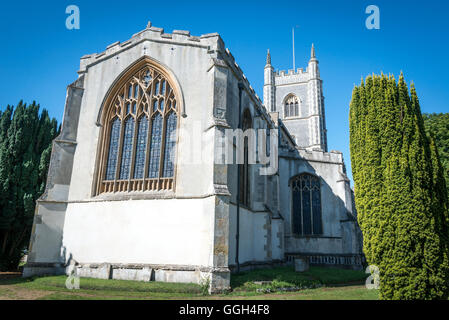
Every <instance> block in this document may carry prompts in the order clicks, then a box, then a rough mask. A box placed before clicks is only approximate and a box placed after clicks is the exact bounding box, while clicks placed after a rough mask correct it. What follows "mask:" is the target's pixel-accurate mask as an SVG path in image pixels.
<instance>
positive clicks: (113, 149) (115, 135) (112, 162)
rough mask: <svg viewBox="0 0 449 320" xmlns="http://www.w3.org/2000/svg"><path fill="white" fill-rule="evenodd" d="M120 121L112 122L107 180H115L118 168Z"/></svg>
mask: <svg viewBox="0 0 449 320" xmlns="http://www.w3.org/2000/svg"><path fill="white" fill-rule="evenodd" d="M120 125H121V122H120V119H118V118H116V119H115V120H114V121H113V122H112V126H111V136H110V138H109V155H108V163H107V165H106V180H114V179H115V171H116V168H117V155H118V146H119V144H118V142H119V138H120Z"/></svg>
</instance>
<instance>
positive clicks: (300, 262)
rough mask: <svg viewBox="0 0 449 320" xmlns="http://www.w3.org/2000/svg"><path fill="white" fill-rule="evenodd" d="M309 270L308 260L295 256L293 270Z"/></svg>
mask: <svg viewBox="0 0 449 320" xmlns="http://www.w3.org/2000/svg"><path fill="white" fill-rule="evenodd" d="M308 270H309V260H308V259H307V258H295V271H296V272H305V271H308Z"/></svg>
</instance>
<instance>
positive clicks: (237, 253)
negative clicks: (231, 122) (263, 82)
mask: <svg viewBox="0 0 449 320" xmlns="http://www.w3.org/2000/svg"><path fill="white" fill-rule="evenodd" d="M238 88H239V122H238V126H237V128H238V129H241V127H242V91H243V88H244V87H243V83H242V82H240V81H239V83H238ZM239 240H240V164H237V231H236V233H235V264H236V266H237V273H239V272H240V263H239V242H240V241H239Z"/></svg>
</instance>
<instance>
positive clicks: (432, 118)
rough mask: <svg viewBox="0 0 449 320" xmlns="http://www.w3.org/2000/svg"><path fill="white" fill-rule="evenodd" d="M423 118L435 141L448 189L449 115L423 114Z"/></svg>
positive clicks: (428, 131)
mask: <svg viewBox="0 0 449 320" xmlns="http://www.w3.org/2000/svg"><path fill="white" fill-rule="evenodd" d="M423 118H424V125H425V127H426V131H427V133H428V134H429V135H430V136H432V137H433V138H434V139H435V143H436V147H437V149H438V153H439V155H440V160H441V164H442V166H443V169H444V176H445V178H446V187H449V113H432V114H423ZM448 190H449V189H448ZM448 196H449V194H448Z"/></svg>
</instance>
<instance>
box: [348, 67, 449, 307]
mask: <svg viewBox="0 0 449 320" xmlns="http://www.w3.org/2000/svg"><path fill="white" fill-rule="evenodd" d="M349 120H350V149H351V161H352V171H353V178H354V184H355V186H354V192H355V201H356V206H357V213H358V220H359V224H360V228H361V229H362V232H363V250H364V253H365V256H366V259H367V262H368V263H369V264H370V265H376V266H377V267H378V268H379V271H380V297H381V298H382V299H447V298H448V296H449V239H448V235H449V230H448V225H449V220H448V215H449V213H448V197H447V191H446V185H445V181H444V176H443V168H442V165H441V162H440V160H439V155H438V149H437V147H436V145H435V141H434V139H433V137H431V136H428V135H427V134H426V131H425V126H424V120H423V117H422V115H421V109H420V105H419V100H418V96H417V94H416V90H415V87H414V85H413V84H412V85H411V87H410V92H409V89H408V86H407V84H406V83H405V80H404V76H403V75H402V74H401V76H400V78H399V80H398V81H396V80H395V79H394V77H392V76H386V75H383V74H382V75H380V76H378V75H372V76H368V77H367V78H366V79H365V81H363V79H362V82H361V84H360V85H359V86H356V87H355V88H354V90H353V94H352V100H351V104H350V114H349Z"/></svg>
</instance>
